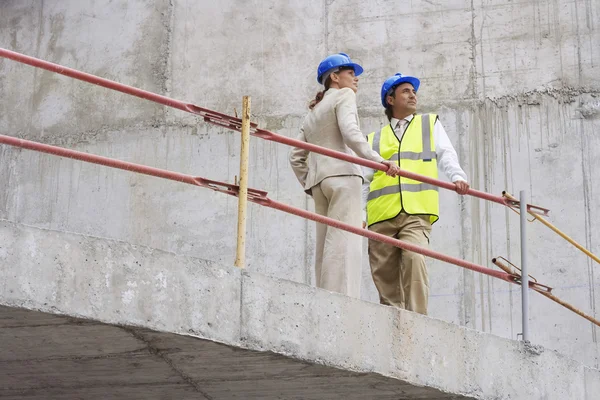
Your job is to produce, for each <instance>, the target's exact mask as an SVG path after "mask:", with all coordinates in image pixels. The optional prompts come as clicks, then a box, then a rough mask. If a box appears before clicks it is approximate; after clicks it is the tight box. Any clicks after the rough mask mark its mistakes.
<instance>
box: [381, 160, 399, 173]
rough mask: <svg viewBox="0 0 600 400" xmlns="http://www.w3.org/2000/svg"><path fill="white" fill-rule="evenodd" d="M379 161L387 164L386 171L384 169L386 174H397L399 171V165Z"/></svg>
mask: <svg viewBox="0 0 600 400" xmlns="http://www.w3.org/2000/svg"><path fill="white" fill-rule="evenodd" d="M381 163H382V164H383V165H387V167H388V169H387V171H385V173H386V175H388V176H398V174H399V173H400V167H399V166H398V165H397V164H396V163H395V162H392V161H385V160H384V161H382V162H381Z"/></svg>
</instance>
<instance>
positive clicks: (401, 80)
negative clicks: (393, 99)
mask: <svg viewBox="0 0 600 400" xmlns="http://www.w3.org/2000/svg"><path fill="white" fill-rule="evenodd" d="M403 83H410V84H411V85H412V87H413V88H414V89H415V91H418V90H419V86H421V81H420V80H419V79H418V78H415V77H414V76H399V77H398V79H396V80H395V81H394V82H393V83H392V84H391V86H390V88H389V89H388V91H387V92H386V93H385V95H384V96H383V97H382V99H381V104H382V105H383V108H387V106H388V105H387V103H386V102H385V100H386V98H387V97H388V96H389V95H390V93H391V92H392V91H393V90H396V87H398V86H399V85H401V84H403Z"/></svg>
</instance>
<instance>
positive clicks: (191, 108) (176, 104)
mask: <svg viewBox="0 0 600 400" xmlns="http://www.w3.org/2000/svg"><path fill="white" fill-rule="evenodd" d="M0 57H5V58H8V59H11V60H14V61H18V62H20V63H23V64H28V65H31V66H33V67H37V68H42V69H45V70H48V71H51V72H56V73H58V74H61V75H65V76H68V77H70V78H74V79H78V80H81V81H85V82H89V83H92V84H95V85H99V86H103V87H105V88H108V89H113V90H116V91H119V92H122V93H125V94H130V95H132V96H136V97H140V98H142V99H146V100H150V101H153V102H155V103H159V104H163V105H165V106H168V107H173V108H176V109H179V110H182V111H186V112H188V113H191V114H196V115H200V116H201V117H203V118H204V121H206V122H208V123H211V124H214V125H218V126H221V127H224V128H227V129H232V130H235V131H238V132H241V129H242V120H241V119H239V118H236V117H233V116H231V115H227V114H223V113H219V112H217V111H213V110H210V109H208V108H203V107H199V106H197V105H194V104H191V103H186V102H183V101H180V100H175V99H172V98H170V97H167V96H162V95H159V94H156V93H152V92H148V91H145V90H141V89H138V88H134V87H132V86H127V85H124V84H122V83H118V82H115V81H111V80H109V79H104V78H100V77H98V76H95V75H91V74H88V73H85V72H81V71H78V70H75V69H72V68H68V67H64V66H62V65H58V64H54V63H51V62H48V61H44V60H40V59H39V58H35V57H30V56H27V55H24V54H21V53H17V52H14V51H10V50H6V49H3V48H0ZM250 133H251V135H253V136H257V137H259V138H262V139H265V140H269V141H272V142H277V143H282V144H286V145H289V146H295V147H300V148H303V149H305V150H308V151H311V152H314V153H319V154H323V155H325V156H329V157H333V158H337V159H340V160H344V161H348V162H351V163H354V164H358V165H362V166H365V167H369V168H373V169H376V170H380V171H386V170H387V166H385V165H383V164H381V163H377V162H374V161H370V160H366V159H364V158H360V157H356V156H352V155H350V154H346V153H342V152H339V151H335V150H331V149H327V148H324V147H320V146H317V145H314V144H311V143H306V142H303V141H301V140H297V139H293V138H289V137H286V136H283V135H279V134H277V133H275V132H271V131H267V130H264V129H259V128H258V127H257V125H256V124H255V123H253V124H251V127H250ZM400 175H401V176H403V177H405V178H409V179H414V180H416V181H419V182H425V183H430V184H432V185H435V186H438V187H441V188H444V189H448V190H452V191H455V190H456V188H455V186H454V184H452V183H449V182H444V181H441V180H439V179H434V178H430V177H427V176H424V175H419V174H415V173H412V172H409V171H404V170H401V171H400ZM466 194H468V195H470V196H474V197H478V198H480V199H483V200H488V201H493V202H495V203H498V204H502V205H505V206H515V205H517V204H518V202H515V201H513V200H509V199H507V198H505V197H503V196H497V195H494V194H491V193H486V192H482V191H480V190H475V189H469V191H468V192H467V193H466ZM527 209H528V210H531V211H535V212H538V213H541V214H543V215H548V211H549V210H548V209H545V208H542V207H538V206H534V205H530V204H528V205H527Z"/></svg>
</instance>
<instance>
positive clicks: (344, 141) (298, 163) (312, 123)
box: [290, 88, 383, 194]
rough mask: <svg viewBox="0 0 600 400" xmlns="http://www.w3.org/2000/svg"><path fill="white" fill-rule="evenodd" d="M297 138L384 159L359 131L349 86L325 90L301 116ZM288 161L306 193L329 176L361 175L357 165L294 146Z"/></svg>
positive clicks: (369, 158) (359, 154) (367, 156)
mask: <svg viewBox="0 0 600 400" xmlns="http://www.w3.org/2000/svg"><path fill="white" fill-rule="evenodd" d="M298 139H299V140H302V141H304V142H308V143H312V144H316V145H318V146H322V147H327V148H329V149H333V150H337V151H341V152H343V153H346V154H351V155H358V156H359V157H362V158H366V159H368V160H371V161H376V162H381V161H383V158H382V157H381V156H380V155H379V154H377V152H375V151H373V150H372V149H371V146H369V143H368V142H367V139H366V138H365V136H364V135H363V133H362V132H361V131H360V127H359V120H358V111H357V109H356V94H355V93H354V91H353V90H352V89H350V88H344V89H329V90H327V91H326V92H325V96H324V97H323V100H321V102H320V103H319V104H317V105H316V106H315V108H313V109H312V110H311V111H310V112H309V113H308V115H307V116H306V118H305V119H304V122H303V123H302V126H301V128H300V134H299V135H298ZM290 164H291V166H292V169H293V170H294V173H295V174H296V177H297V178H298V180H299V181H300V184H301V185H302V186H303V187H304V190H305V191H306V192H307V193H308V194H311V188H312V187H313V186H316V185H318V184H319V183H321V181H322V180H323V179H325V178H327V177H330V176H340V175H357V176H360V177H362V168H361V167H360V166H359V165H356V164H352V163H349V162H347V161H342V160H338V159H336V158H331V157H327V156H324V155H321V154H317V153H311V152H309V151H308V150H303V149H300V148H297V147H294V148H293V149H292V151H291V152H290Z"/></svg>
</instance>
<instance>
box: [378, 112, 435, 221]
mask: <svg viewBox="0 0 600 400" xmlns="http://www.w3.org/2000/svg"><path fill="white" fill-rule="evenodd" d="M436 120H437V115H435V114H425V115H416V116H414V117H413V119H412V120H411V121H410V123H409V124H408V127H407V128H406V131H405V133H404V135H403V136H402V139H401V140H400V141H399V140H398V138H397V137H396V135H395V133H394V131H393V130H392V128H391V126H390V125H386V126H385V127H383V128H382V129H381V130H380V131H379V132H373V133H371V134H370V135H369V136H368V140H369V144H371V147H372V148H373V150H375V151H377V152H378V153H379V154H380V155H381V156H382V157H383V158H385V159H386V160H389V161H396V162H397V163H398V165H400V168H401V169H403V170H405V171H410V172H413V173H417V174H420V175H425V176H428V177H431V178H437V176H438V175H437V155H436V153H435V143H433V134H432V133H433V127H434V125H435V121H436ZM437 190H438V188H437V187H436V186H433V185H430V184H427V183H422V182H419V181H415V180H413V179H408V178H405V177H395V178H392V177H389V176H387V175H386V174H385V173H384V172H382V171H375V173H374V175H373V180H372V181H371V185H370V192H369V197H368V201H367V214H368V224H369V225H372V224H374V223H377V222H381V221H385V220H388V219H391V218H394V217H395V216H397V215H398V214H399V213H400V212H401V211H403V210H404V212H406V213H407V214H415V215H429V216H430V222H431V223H434V222H435V221H437V219H438V214H439V194H438V191H437Z"/></svg>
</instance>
